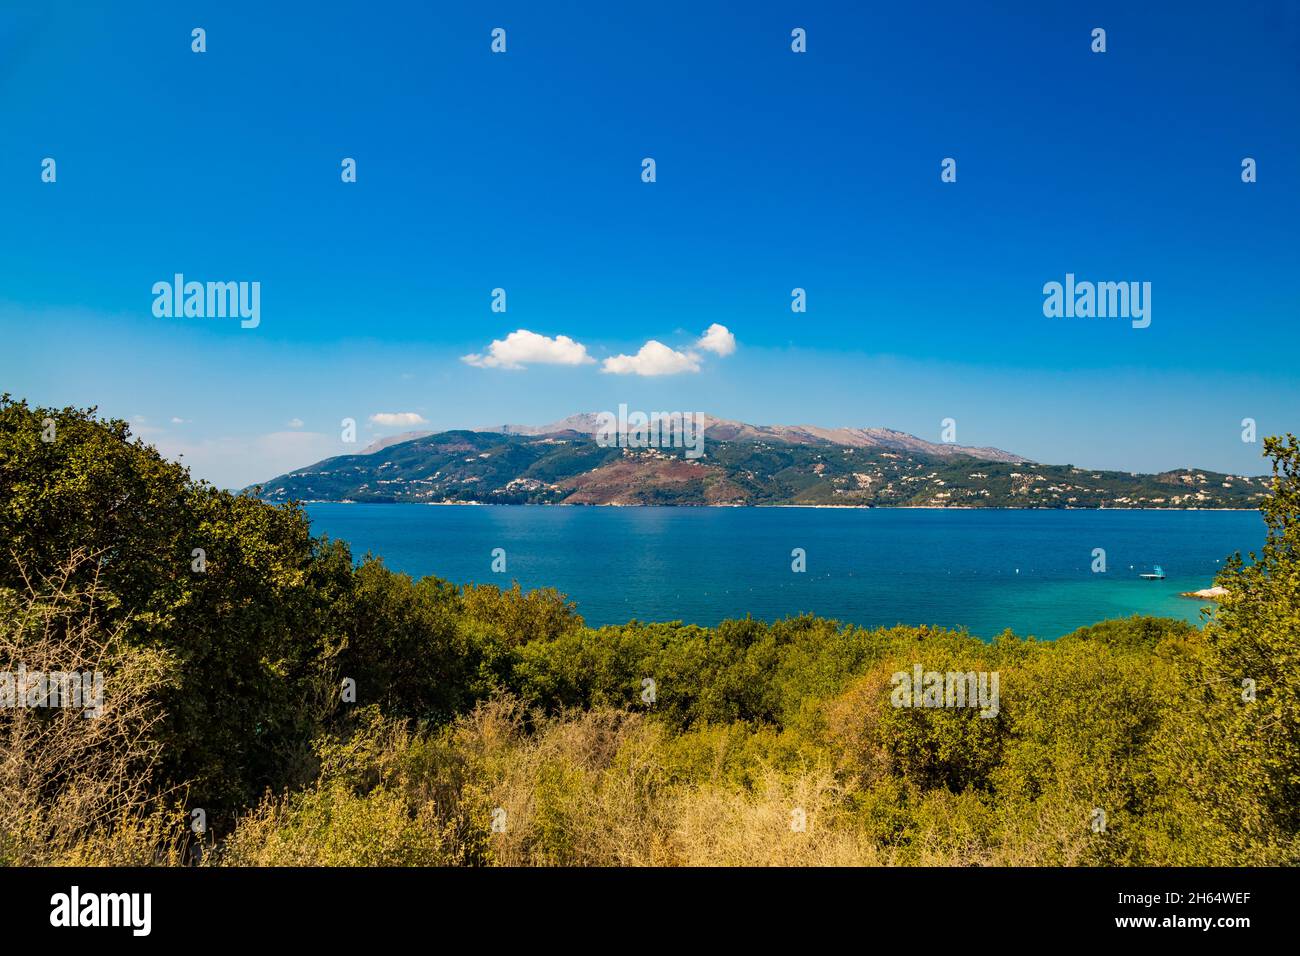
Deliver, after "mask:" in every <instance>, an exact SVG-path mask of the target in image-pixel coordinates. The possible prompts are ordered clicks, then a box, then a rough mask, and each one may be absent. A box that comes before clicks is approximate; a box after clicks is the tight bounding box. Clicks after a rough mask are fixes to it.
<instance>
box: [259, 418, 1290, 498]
mask: <svg viewBox="0 0 1300 956" xmlns="http://www.w3.org/2000/svg"><path fill="white" fill-rule="evenodd" d="M703 422H704V435H705V441H704V444H703V456H702V457H692V456H690V455H688V454H686V449H683V448H629V447H609V445H608V443H604V444H602V443H601V442H599V441H597V439H596V435H597V433H598V431H599V426H600V421H599V418H598V416H597V415H596V414H594V413H583V414H579V415H573V416H570V417H569V418H565V419H562V420H561V421H558V422H553V423H551V424H549V425H540V426H529V425H508V424H503V425H492V426H485V427H482V428H478V429H473V430H469V429H465V430H453V431H444V432H406V433H403V434H400V435H394V436H391V437H390V438H385V439H381V440H380V441H377V442H374V443H373V444H371V445H369V446H367V447H366V448H364V449H362V450H361V451H360V452H358V453H355V454H349V455H341V456H337V457H334V458H327V459H325V460H324V461H320V462H317V463H315V464H313V465H309V466H307V467H305V468H300V469H297V470H296V471H292V472H289V473H288V474H285V475H281V476H279V477H278V478H274V479H272V480H270V481H268V482H266V484H265V485H263V486H262V489H261V494H262V496H263V497H264V498H267V499H268V500H272V501H287V500H298V501H357V502H361V501H366V502H418V503H427V504H443V503H447V504H454V503H465V504H468V503H488V504H574V505H577V504H587V505H730V506H742V505H852V506H858V507H889V506H895V507H897V506H911V507H935V508H944V507H970V508H988V507H995V508H996V507H1018V508H1253V507H1256V506H1257V504H1258V502H1259V499H1260V498H1261V497H1262V496H1263V494H1264V493H1265V491H1266V490H1267V488H1268V483H1269V480H1270V479H1269V478H1267V477H1253V478H1252V477H1247V476H1241V475H1224V474H1218V473H1216V472H1209V471H1204V470H1199V469H1185V470H1180V471H1170V472H1163V473H1161V474H1156V475H1139V474H1132V473H1128V472H1114V471H1098V470H1095V469H1081V468H1075V467H1073V466H1072V465H1044V464H1038V463H1035V462H1031V461H1029V460H1028V459H1026V458H1024V457H1022V456H1020V455H1015V454H1013V453H1011V452H1007V451H1003V450H1002V449H999V448H972V447H967V446H962V445H954V444H942V443H936V442H929V441H926V440H924V439H921V438H917V437H916V436H914V435H909V434H907V433H906V432H899V431H895V430H893V429H888V428H822V427H819V426H813V425H750V424H746V423H744V422H735V421H729V420H726V419H719V418H713V417H712V416H704V418H703Z"/></svg>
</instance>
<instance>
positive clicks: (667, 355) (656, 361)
mask: <svg viewBox="0 0 1300 956" xmlns="http://www.w3.org/2000/svg"><path fill="white" fill-rule="evenodd" d="M699 370H700V357H699V356H698V355H696V354H694V353H693V352H678V351H677V350H676V349H670V348H669V347H668V346H666V345H664V344H663V343H662V342H656V341H655V340H654V339H651V340H650V341H649V342H647V343H646V344H645V345H643V346H641V350H640V351H639V352H637V353H636V355H615V356H614V357H613V358H607V359H605V365H604V368H602V369H601V371H604V372H609V373H611V374H613V375H676V374H678V373H679V372H698V371H699Z"/></svg>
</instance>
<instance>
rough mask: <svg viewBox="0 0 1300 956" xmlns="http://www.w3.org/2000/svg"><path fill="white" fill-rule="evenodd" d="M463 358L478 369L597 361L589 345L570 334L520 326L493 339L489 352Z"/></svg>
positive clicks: (586, 363)
mask: <svg viewBox="0 0 1300 956" xmlns="http://www.w3.org/2000/svg"><path fill="white" fill-rule="evenodd" d="M461 361H462V362H464V363H465V364H467V365H473V366H475V367H476V368H510V369H520V368H525V367H526V363H527V364H534V365H589V364H591V363H592V362H594V361H595V359H593V358H592V357H591V356H590V355H588V354H587V347H586V346H585V345H583V344H582V343H581V342H575V341H574V340H573V339H571V338H569V337H568V336H567V335H557V336H556V337H555V338H551V337H550V336H546V335H538V334H537V333H536V332H529V331H528V330H527V329H517V330H516V331H514V332H511V333H510V334H509V335H507V336H506V337H505V338H504V339H494V340H493V342H492V344H491V345H489V346H488V349H487V355H479V354H478V353H474V354H471V355H463V356H461Z"/></svg>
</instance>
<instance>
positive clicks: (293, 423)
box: [289, 418, 303, 428]
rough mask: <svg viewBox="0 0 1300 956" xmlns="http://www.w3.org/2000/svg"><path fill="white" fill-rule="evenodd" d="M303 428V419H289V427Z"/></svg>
mask: <svg viewBox="0 0 1300 956" xmlns="http://www.w3.org/2000/svg"><path fill="white" fill-rule="evenodd" d="M302 426H303V421H302V419H301V418H291V419H289V427H290V428H302Z"/></svg>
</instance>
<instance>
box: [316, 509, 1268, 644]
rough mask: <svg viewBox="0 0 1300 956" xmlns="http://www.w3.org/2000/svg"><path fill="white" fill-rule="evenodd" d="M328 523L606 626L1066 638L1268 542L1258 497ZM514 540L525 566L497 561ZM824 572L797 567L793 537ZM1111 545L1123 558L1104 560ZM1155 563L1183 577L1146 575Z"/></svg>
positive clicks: (399, 560) (412, 515)
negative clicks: (811, 617)
mask: <svg viewBox="0 0 1300 956" xmlns="http://www.w3.org/2000/svg"><path fill="white" fill-rule="evenodd" d="M307 513H308V514H309V515H310V517H311V521H312V528H313V531H315V532H316V533H322V532H323V533H325V534H328V535H329V536H330V537H334V538H342V539H343V540H345V541H347V542H349V543H350V544H351V545H352V550H353V555H354V556H355V557H357V558H359V557H360V556H361V555H363V554H364V553H365V552H367V551H371V552H374V553H375V554H376V555H379V556H380V557H382V558H383V559H384V561H385V563H386V564H387V565H388V566H389V567H391V568H393V569H395V570H398V571H405V572H407V573H409V574H412V575H414V576H417V577H419V576H422V575H426V574H434V575H437V576H439V577H442V578H446V579H448V580H450V581H454V582H457V583H466V582H470V581H478V582H490V583H495V584H502V585H507V586H508V585H509V583H510V582H511V581H512V580H515V579H517V580H518V581H519V582H520V584H521V585H522V586H523V587H524V588H525V589H531V588H535V587H547V586H548V587H554V588H557V589H558V590H560V591H562V592H563V593H565V594H567V595H568V596H569V597H570V599H572V600H574V601H576V602H577V605H578V611H579V613H581V614H582V615H583V617H584V618H586V620H587V623H589V624H593V625H600V624H613V623H622V622H625V621H628V620H631V619H633V618H636V619H639V620H643V621H671V620H682V621H687V622H690V623H696V624H709V625H711V624H716V623H717V622H718V621H720V620H722V619H724V618H728V617H743V616H744V615H745V614H746V613H750V614H753V615H754V616H755V617H758V618H762V619H764V620H773V619H776V618H780V617H785V616H788V615H791V614H797V613H799V612H802V611H811V612H813V613H815V614H819V615H823V616H826V617H832V618H837V619H839V620H842V621H851V622H854V623H858V624H870V625H877V624H880V625H892V624H897V623H905V624H940V625H945V626H949V627H960V626H964V627H967V628H968V629H969V630H970V631H971V633H973V634H976V635H978V636H980V637H986V638H987V637H992V636H994V635H996V634H998V633H1000V632H1001V631H1003V630H1005V629H1006V628H1012V629H1013V630H1015V631H1016V633H1018V634H1021V635H1029V634H1034V635H1037V636H1038V637H1044V638H1048V637H1059V636H1060V635H1062V634H1065V633H1067V632H1069V631H1071V630H1073V629H1074V628H1076V627H1080V626H1082V625H1085V624H1091V623H1094V622H1096V621H1099V620H1102V619H1105V618H1109V617H1119V616H1124V615H1128V614H1134V613H1143V614H1160V615H1167V616H1170V617H1179V618H1183V619H1185V620H1189V621H1195V620H1197V618H1198V613H1199V610H1200V607H1201V606H1202V605H1201V603H1200V602H1197V601H1195V600H1191V599H1188V598H1183V597H1179V592H1180V591H1191V590H1196V589H1199V588H1203V587H1208V586H1209V585H1210V584H1211V582H1212V579H1213V577H1214V574H1215V572H1216V571H1217V570H1218V569H1219V568H1220V567H1221V565H1222V561H1223V559H1224V558H1225V557H1227V555H1229V554H1231V553H1232V552H1234V551H1238V550H1240V551H1242V552H1243V553H1245V552H1248V551H1251V550H1258V548H1259V547H1260V546H1261V545H1262V543H1263V540H1264V523H1263V520H1262V519H1261V518H1260V516H1259V513H1258V512H1254V511H1248V512H1241V511H992V510H985V511H975V510H947V511H945V510H906V509H883V508H880V509H829V508H823V509H814V508H607V507H606V508H584V507H545V506H533V507H520V506H500V505H497V506H493V505H482V506H431V505H414V504H313V505H308V506H307ZM494 548H504V549H505V550H506V561H507V573H505V574H495V573H493V572H492V570H491V563H492V550H493V549H494ZM794 548H803V549H804V550H805V551H806V553H807V571H806V572H805V573H802V574H796V573H794V572H792V571H791V561H792V559H791V550H792V549H794ZM1094 548H1104V549H1105V550H1106V560H1107V566H1108V570H1107V572H1106V573H1105V574H1095V573H1093V572H1092V570H1091V565H1092V560H1093V559H1092V551H1093V549H1094ZM1153 564H1159V565H1162V566H1163V568H1164V570H1165V573H1166V574H1167V575H1168V578H1167V579H1166V580H1164V581H1143V580H1140V579H1139V578H1138V577H1137V574H1138V573H1139V572H1140V571H1145V570H1148V569H1149V568H1150V566H1151V565H1153Z"/></svg>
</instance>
